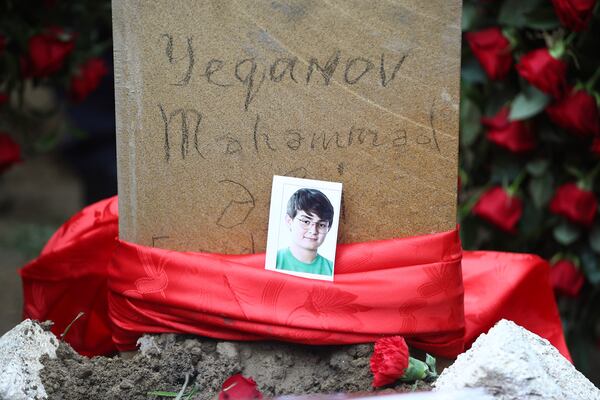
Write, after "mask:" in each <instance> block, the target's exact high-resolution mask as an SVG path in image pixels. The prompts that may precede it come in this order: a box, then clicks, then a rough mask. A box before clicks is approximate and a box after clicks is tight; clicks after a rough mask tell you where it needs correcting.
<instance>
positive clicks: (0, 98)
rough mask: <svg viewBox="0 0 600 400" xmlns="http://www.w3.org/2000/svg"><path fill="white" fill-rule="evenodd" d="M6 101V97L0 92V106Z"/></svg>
mask: <svg viewBox="0 0 600 400" xmlns="http://www.w3.org/2000/svg"><path fill="white" fill-rule="evenodd" d="M7 101H8V95H7V94H6V93H4V92H0V106H1V105H2V104H4V103H6V102H7Z"/></svg>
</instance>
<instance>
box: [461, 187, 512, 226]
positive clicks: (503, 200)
mask: <svg viewBox="0 0 600 400" xmlns="http://www.w3.org/2000/svg"><path fill="white" fill-rule="evenodd" d="M473 214H474V215H476V216H478V217H480V218H482V219H485V220H486V221H488V222H490V223H492V224H493V225H495V226H497V227H498V228H500V229H502V230H503V231H505V232H508V233H513V234H514V233H516V226H517V223H518V222H519V219H521V215H522V214H523V201H522V200H521V199H519V198H518V197H515V196H511V195H510V194H509V193H508V192H507V191H506V190H505V189H504V188H502V187H501V186H495V187H493V188H491V189H489V190H488V191H487V192H485V193H484V194H482V195H481V197H480V198H479V200H478V201H477V203H476V204H475V206H474V207H473Z"/></svg>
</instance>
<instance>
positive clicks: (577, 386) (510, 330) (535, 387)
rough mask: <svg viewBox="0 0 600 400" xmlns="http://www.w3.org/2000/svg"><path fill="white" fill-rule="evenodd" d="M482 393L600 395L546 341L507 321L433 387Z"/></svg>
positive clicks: (565, 399) (563, 399)
mask: <svg viewBox="0 0 600 400" xmlns="http://www.w3.org/2000/svg"><path fill="white" fill-rule="evenodd" d="M434 386H435V390H449V389H460V388H464V387H483V388H485V389H486V390H487V391H488V392H489V393H490V394H492V395H494V396H495V397H496V398H498V399H506V400H508V399H536V400H539V399H556V400H569V399H573V400H575V399H577V400H584V399H585V400H593V399H598V400H600V390H598V388H596V387H595V386H594V385H593V384H592V383H591V382H590V381H589V380H588V379H587V378H586V377H585V376H583V374H581V373H580V372H579V371H577V370H576V369H575V367H574V366H573V365H572V364H571V363H570V362H569V361H568V360H567V359H566V358H564V357H563V356H562V355H561V354H560V353H559V352H558V350H556V348H555V347H554V346H552V345H551V344H550V342H548V341H547V340H546V339H543V338H541V337H539V336H538V335H536V334H534V333H531V332H529V331H528V330H526V329H524V328H522V327H520V326H518V325H517V324H515V323H514V322H512V321H507V320H502V321H500V322H498V323H497V324H496V326H494V327H493V328H492V329H490V331H489V332H488V333H487V335H486V334H482V335H481V336H479V337H478V338H477V340H476V341H475V343H473V346H472V347H471V349H469V350H468V351H467V352H465V353H463V354H461V355H459V356H458V358H457V359H456V361H455V362H454V364H452V365H451V366H450V367H448V368H446V369H445V370H444V372H442V374H441V375H440V377H439V378H438V380H437V381H436V382H435V384H434Z"/></svg>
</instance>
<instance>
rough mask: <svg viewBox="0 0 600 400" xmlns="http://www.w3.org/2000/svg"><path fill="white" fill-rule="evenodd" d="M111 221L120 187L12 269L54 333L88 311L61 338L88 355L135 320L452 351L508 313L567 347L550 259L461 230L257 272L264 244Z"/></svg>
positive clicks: (247, 336)
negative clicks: (193, 237) (321, 274)
mask: <svg viewBox="0 0 600 400" xmlns="http://www.w3.org/2000/svg"><path fill="white" fill-rule="evenodd" d="M117 225H118V216H117V200H116V197H113V198H110V199H107V200H104V201H101V202H98V203H96V204H93V205H91V206H89V207H87V208H85V209H83V210H82V211H81V212H80V213H78V214H77V215H75V216H74V217H73V218H71V219H70V220H69V221H68V222H67V223H65V224H64V225H63V226H62V227H61V228H60V229H59V230H58V231H57V232H56V233H55V234H54V236H53V237H52V238H51V239H50V241H49V242H48V244H47V245H46V246H45V248H44V249H43V251H42V253H41V254H40V256H39V257H38V258H37V259H35V260H33V261H32V262H30V263H29V264H27V265H26V266H25V267H24V268H22V269H21V271H20V273H21V276H22V279H23V290H24V315H25V317H27V318H34V319H40V320H45V319H51V320H53V321H54V322H55V325H54V328H53V331H54V332H55V333H61V332H63V331H64V329H65V327H66V326H67V325H68V324H69V323H70V322H71V321H72V319H73V318H74V317H75V316H76V315H77V313H79V312H80V311H84V312H85V313H86V316H85V317H83V318H81V319H80V320H78V321H77V322H76V323H75V324H73V326H72V327H71V329H70V330H69V332H68V334H67V337H66V338H67V341H69V342H70V343H71V345H72V346H73V347H74V348H75V349H76V350H77V351H79V352H80V353H82V354H85V355H97V354H107V353H110V352H112V351H114V350H116V349H119V350H127V349H132V348H134V347H135V342H136V340H137V338H138V337H139V336H140V335H142V334H143V333H157V332H180V333H192V334H197V335H203V336H209V337H213V338H218V339H225V340H267V339H268V340H272V339H275V340H284V341H291V342H298V343H309V344H347V343H361V342H371V341H374V340H376V339H377V338H379V337H381V336H386V335H402V336H405V337H406V338H407V341H408V342H409V343H410V344H412V345H413V346H415V347H418V348H421V349H423V350H426V351H428V352H431V353H433V354H437V355H441V356H446V357H453V356H456V355H457V354H459V353H461V352H462V351H463V347H464V345H469V344H470V343H471V342H472V341H473V340H474V339H475V338H476V337H477V336H478V335H479V334H480V333H483V332H485V331H487V330H488V329H489V328H490V327H491V326H492V325H493V324H494V323H495V322H496V321H498V320H499V319H501V318H508V319H512V320H513V321H515V322H516V323H517V324H520V325H522V326H524V327H525V328H527V329H529V330H531V331H533V332H535V333H537V334H539V335H541V336H543V337H545V338H547V339H548V340H550V341H551V342H552V343H553V344H554V345H555V346H556V347H557V348H558V349H559V350H560V351H561V352H562V353H563V354H564V355H566V356H567V357H568V350H567V348H566V345H565V342H564V337H563V333H562V328H561V325H560V319H559V316H558V312H557V308H556V304H555V302H554V297H553V293H552V290H551V288H550V285H549V278H548V275H549V267H548V264H547V263H546V262H545V261H543V260H542V259H540V258H539V257H537V256H533V255H520V254H509V253H494V252H464V254H461V253H462V252H461V247H460V241H459V237H458V232H457V231H450V232H443V233H437V234H432V235H425V236H419V237H412V238H405V239H393V240H383V241H374V242H367V243H355V244H348V245H339V246H338V250H337V256H336V265H335V273H336V275H335V282H334V283H331V282H324V281H317V280H310V279H305V278H299V277H294V276H291V275H286V274H281V273H278V272H273V271H267V270H265V269H264V254H252V255H222V254H209V253H192V252H175V251H168V250H163V249H156V248H151V247H145V246H139V245H135V244H132V243H127V242H123V241H119V240H118V239H115V238H116V237H117V234H118V226H117ZM461 256H462V275H463V276H462V277H461ZM463 279H464V289H463ZM463 290H464V291H463ZM463 295H464V300H463Z"/></svg>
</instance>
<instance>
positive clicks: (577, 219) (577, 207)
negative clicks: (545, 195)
mask: <svg viewBox="0 0 600 400" xmlns="http://www.w3.org/2000/svg"><path fill="white" fill-rule="evenodd" d="M597 209H598V202H597V201H596V196H595V195H594V193H593V192H590V191H587V190H584V189H580V188H579V187H578V186H577V185H576V184H575V183H573V182H569V183H565V184H564V185H562V186H560V187H559V188H558V189H556V193H555V194H554V197H553V198H552V201H551V202H550V211H551V212H552V213H554V214H558V215H562V216H564V217H566V218H567V219H568V220H569V221H571V222H574V223H576V224H581V225H585V226H590V225H592V223H593V222H594V217H595V216H596V210H597Z"/></svg>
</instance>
